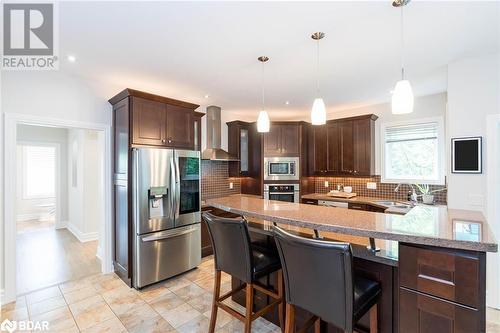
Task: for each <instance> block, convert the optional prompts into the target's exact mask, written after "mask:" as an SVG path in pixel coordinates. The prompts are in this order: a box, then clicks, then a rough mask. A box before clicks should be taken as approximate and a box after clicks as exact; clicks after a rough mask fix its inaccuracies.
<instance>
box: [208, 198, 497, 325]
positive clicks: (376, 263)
mask: <svg viewBox="0 0 500 333" xmlns="http://www.w3.org/2000/svg"><path fill="white" fill-rule="evenodd" d="M207 205H208V206H211V207H214V208H217V209H219V210H222V211H225V212H229V213H234V214H236V215H241V216H244V217H245V219H246V220H247V222H248V226H249V230H250V231H251V232H252V235H253V236H252V237H256V238H259V237H260V238H261V241H266V240H267V241H268V242H269V243H270V244H271V243H273V239H272V226H273V225H274V224H276V225H278V226H280V227H282V228H283V229H285V230H288V231H289V232H293V233H295V234H298V235H301V236H304V237H318V236H319V237H321V238H323V239H327V240H337V241H343V242H349V243H350V244H351V246H352V253H353V257H354V270H355V271H356V273H359V274H364V275H365V276H367V277H369V278H372V279H375V280H377V281H378V282H379V283H380V284H381V286H382V297H381V305H380V308H379V314H378V316H379V331H380V332H405V333H407V332H429V331H434V330H435V329H436V328H440V332H485V326H486V315H485V303H486V301H485V297H486V291H485V286H486V252H496V251H497V250H498V246H497V243H496V240H495V238H494V236H493V233H492V231H491V230H490V228H489V226H488V224H487V222H486V220H485V219H484V217H483V215H482V214H481V213H479V212H472V211H465V210H454V209H448V208H447V207H446V206H427V205H420V204H418V205H416V206H415V207H413V208H411V209H410V210H409V211H408V212H407V213H406V214H391V213H377V212H368V211H357V210H348V209H344V208H333V207H326V206H314V205H308V204H301V203H289V202H281V201H272V200H265V199H261V198H257V197H250V196H244V195H233V196H227V197H222V198H217V199H210V200H207ZM370 238H373V239H375V244H376V246H377V247H378V248H380V249H381V250H380V251H379V252H374V251H372V250H371V249H370V248H367V245H369V244H370V242H369V239H370ZM261 280H262V281H261V283H263V284H267V285H268V286H270V287H273V286H276V276H268V277H266V278H263V279H261ZM238 284H239V281H237V279H233V285H238ZM304 288H307V286H304ZM233 299H234V300H235V301H237V302H239V303H241V302H244V295H241V294H240V295H238V294H236V295H235V296H234V297H233ZM243 304H244V303H243ZM266 304H268V299H267V298H266V297H265V295H261V298H260V299H259V298H258V297H257V300H256V302H255V305H254V306H255V307H256V308H259V307H263V306H265V305H266ZM297 316H298V317H299V321H300V318H303V320H306V319H307V318H308V314H306V313H304V314H300V313H298V314H297ZM267 319H269V320H271V321H273V322H277V314H273V313H271V314H270V315H269V316H268V317H267ZM367 323H368V318H365V320H361V321H360V324H359V327H357V328H356V330H357V331H359V332H363V331H365V330H367ZM430 328H432V330H431V329H430ZM323 331H326V332H337V330H336V328H335V327H332V326H330V325H326V323H323Z"/></svg>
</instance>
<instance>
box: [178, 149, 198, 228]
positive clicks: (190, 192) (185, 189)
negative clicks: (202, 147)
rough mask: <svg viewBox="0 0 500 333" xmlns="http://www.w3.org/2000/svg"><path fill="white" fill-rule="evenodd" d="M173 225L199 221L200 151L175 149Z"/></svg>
mask: <svg viewBox="0 0 500 333" xmlns="http://www.w3.org/2000/svg"><path fill="white" fill-rule="evenodd" d="M174 155H175V157H174V159H175V178H176V179H175V196H176V200H175V201H176V204H175V209H174V210H175V226H176V227H179V226H182V225H188V224H193V223H198V222H200V221H201V213H200V208H201V206H200V200H201V199H200V198H201V173H200V152H199V151H188V150H175V152H174Z"/></svg>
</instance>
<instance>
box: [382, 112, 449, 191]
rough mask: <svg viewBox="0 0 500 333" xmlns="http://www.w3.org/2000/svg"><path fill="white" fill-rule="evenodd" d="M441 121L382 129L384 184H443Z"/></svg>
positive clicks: (389, 126)
mask: <svg viewBox="0 0 500 333" xmlns="http://www.w3.org/2000/svg"><path fill="white" fill-rule="evenodd" d="M443 136H444V130H443V124H442V120H441V119H433V120H425V121H420V122H412V123H406V124H401V123H399V124H385V125H382V142H383V148H382V149H383V153H382V181H383V182H387V183H400V182H405V183H425V184H444V161H443V156H444V145H443Z"/></svg>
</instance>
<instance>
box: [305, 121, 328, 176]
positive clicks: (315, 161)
mask: <svg viewBox="0 0 500 333" xmlns="http://www.w3.org/2000/svg"><path fill="white" fill-rule="evenodd" d="M327 134H328V132H327V129H326V126H313V125H311V126H310V128H309V135H308V140H309V143H310V145H309V151H308V153H309V159H308V160H309V173H310V174H311V175H321V174H324V173H326V169H327V160H328V152H327V149H328V146H327Z"/></svg>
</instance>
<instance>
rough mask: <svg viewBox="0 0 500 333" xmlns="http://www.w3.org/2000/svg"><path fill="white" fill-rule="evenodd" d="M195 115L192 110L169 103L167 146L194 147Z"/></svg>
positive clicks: (166, 132)
mask: <svg viewBox="0 0 500 333" xmlns="http://www.w3.org/2000/svg"><path fill="white" fill-rule="evenodd" d="M193 132H194V117H193V112H192V110H189V109H187V108H184V107H180V106H175V105H167V119H166V131H165V140H166V143H167V146H171V147H176V148H186V149H194V133H193Z"/></svg>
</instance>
